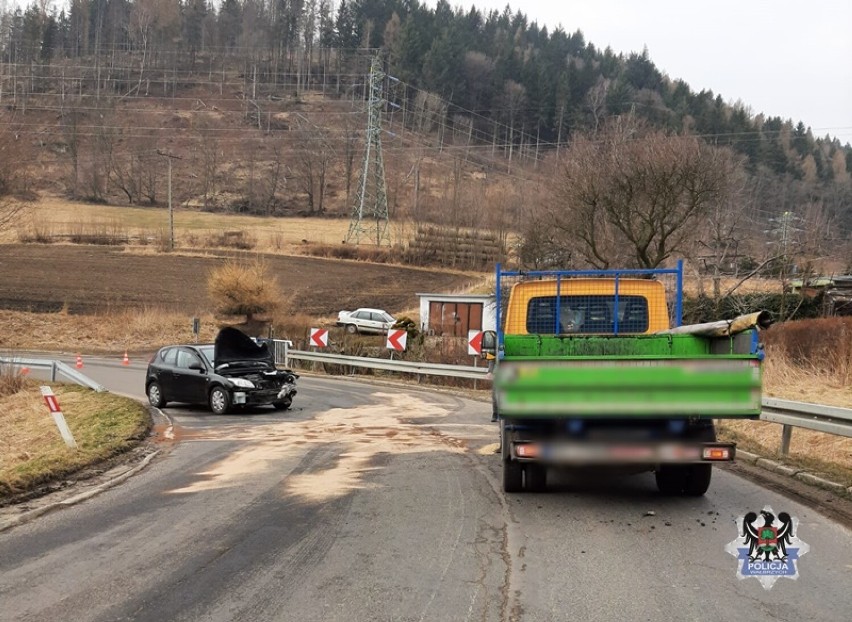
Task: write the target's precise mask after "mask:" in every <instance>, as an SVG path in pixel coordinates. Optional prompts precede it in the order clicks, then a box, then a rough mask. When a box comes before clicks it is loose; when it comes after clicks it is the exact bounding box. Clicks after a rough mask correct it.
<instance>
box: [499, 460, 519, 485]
mask: <svg viewBox="0 0 852 622" xmlns="http://www.w3.org/2000/svg"><path fill="white" fill-rule="evenodd" d="M523 491H524V465H522V464H520V463H519V462H515V461H514V460H504V461H503V492H523Z"/></svg>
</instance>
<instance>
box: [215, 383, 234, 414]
mask: <svg viewBox="0 0 852 622" xmlns="http://www.w3.org/2000/svg"><path fill="white" fill-rule="evenodd" d="M230 407H231V398H230V396H229V395H228V392H227V391H225V389H223V388H222V387H214V388H213V390H212V391H210V410H212V411H213V412H214V413H215V414H217V415H224V414H225V413H227V412H228V409H229V408H230Z"/></svg>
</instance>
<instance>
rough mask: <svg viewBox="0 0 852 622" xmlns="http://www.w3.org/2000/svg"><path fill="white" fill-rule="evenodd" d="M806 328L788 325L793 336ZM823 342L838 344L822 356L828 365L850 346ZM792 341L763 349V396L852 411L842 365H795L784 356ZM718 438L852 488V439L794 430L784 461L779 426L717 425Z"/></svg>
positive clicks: (851, 387) (781, 340)
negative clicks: (826, 476) (825, 476)
mask: <svg viewBox="0 0 852 622" xmlns="http://www.w3.org/2000/svg"><path fill="white" fill-rule="evenodd" d="M806 322H807V324H808V325H809V326H810V327H811V328H815V327H816V326H817V325H819V323H820V322H822V320H808V321H806ZM806 322H797V323H792V324H793V326H792V327H791V328H792V331H791V332H794V333H795V332H798V331H799V329H800V326H801V325H804V324H805V323H806ZM779 328H780V327H779ZM832 336H833V337H834V338H835V339H834V340H833V339H832ZM841 336H842V335H841ZM827 337H828V338H827V339H826V342H831V341H835V343H836V347H835V348H834V349H833V350H832V351H831V353H829V352H826V351H824V352H823V356H824V357H827V359H828V362H830V361H831V360H835V359H837V360H840V358H841V357H845V355H846V352H847V350H848V349H849V347H850V346H849V344H848V343H845V342H842V340H840V341H837V340H836V338H837V337H838V335H837V334H836V333H835V334H833V335H831V334H829V335H827ZM794 339H795V336H793V337H792V338H791V339H790V340H789V341H788V340H785V339H784V338H783V337H782V336H776V337H774V338H773V339H772V340H771V341H770V343H769V344H767V347H766V348H767V349H766V360H765V362H764V368H763V389H764V395H765V396H767V397H776V398H779V399H786V400H793V401H796V402H809V403H813V404H825V405H828V406H839V407H841V408H852V383H850V381H849V380H850V379H849V375H848V368H846V367H844V366H843V365H842V364H841V365H837V364H836V365H834V366H833V367H828V366H827V365H824V364H822V363H820V364H813V363H808V362H807V360H806V359H805V360H800V361H799V363H800V364H796V363H795V362H794V361H795V359H792V358H791V357H790V356H789V355H788V354H787V352H786V349H787V347H791V346H792V342H793V341H794ZM840 362H841V363H842V361H840ZM719 432H720V436H722V437H724V438H728V439H731V440H734V441H736V442H737V443H738V444H739V446H740V447H741V448H743V449H745V450H746V451H752V452H754V453H758V454H760V455H763V456H769V457H775V458H779V459H783V461H784V462H786V463H790V464H794V465H797V466H799V467H802V468H807V469H811V470H816V471H821V472H823V473H825V474H827V475H829V476H831V477H832V478H833V479H835V480H838V481H842V482H844V483H846V484H847V485H852V438H847V437H843V436H836V435H833V434H825V433H822V432H815V431H812V430H805V429H801V428H794V430H793V435H792V441H791V444H790V454H789V456H786V457H782V456H781V455H780V453H779V452H780V448H781V426H780V425H778V424H775V423H769V422H764V421H734V422H731V421H723V422H720V425H719Z"/></svg>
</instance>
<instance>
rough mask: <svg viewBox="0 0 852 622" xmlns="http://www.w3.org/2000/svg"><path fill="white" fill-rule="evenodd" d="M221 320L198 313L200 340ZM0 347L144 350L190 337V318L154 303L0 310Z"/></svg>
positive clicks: (212, 333) (213, 333)
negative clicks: (103, 309) (96, 310)
mask: <svg viewBox="0 0 852 622" xmlns="http://www.w3.org/2000/svg"><path fill="white" fill-rule="evenodd" d="M221 324H222V322H221V321H219V320H217V319H216V318H214V317H213V316H212V315H210V314H207V315H203V316H201V333H200V336H199V338H200V340H201V341H212V340H213V339H214V338H215V336H216V333H217V332H218V330H219V326H221ZM0 326H3V334H2V337H0V348H2V349H3V351H13V352H14V351H20V350H46V351H54V352H55V351H59V352H83V353H106V354H112V353H114V354H115V355H116V356H119V355H120V354H122V353H123V352H124V350H130V351H131V352H133V351H136V352H140V351H141V352H149V351H152V350H153V349H155V348H157V347H159V346H161V345H165V344H168V343H179V342H190V341H192V340H193V339H194V336H193V334H192V322H191V319H190V318H188V317H187V316H186V314H184V313H175V312H170V311H163V310H160V309H157V308H147V309H142V310H138V311H137V310H132V311H131V310H125V311H113V312H109V313H104V314H97V315H68V314H65V313H26V312H17V311H6V310H0Z"/></svg>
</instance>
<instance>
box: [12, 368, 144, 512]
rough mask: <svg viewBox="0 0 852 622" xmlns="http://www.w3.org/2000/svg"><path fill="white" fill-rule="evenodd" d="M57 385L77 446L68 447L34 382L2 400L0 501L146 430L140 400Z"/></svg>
mask: <svg viewBox="0 0 852 622" xmlns="http://www.w3.org/2000/svg"><path fill="white" fill-rule="evenodd" d="M53 388H54V391H55V393H56V395H57V398H58V400H59V404H60V406H61V408H62V411H63V413H64V415H65V419H66V421H67V422H68V427H69V428H70V429H71V432H72V434H73V435H74V438H75V440H76V442H77V446H78V449H77V450H73V449H70V448H68V447H67V446H66V445H65V443H64V442H63V440H62V438H61V437H60V435H59V432H58V430H57V429H56V426H55V425H54V423H53V420H52V419H51V418H50V417H49V416H48V414H47V408H46V406H45V404H44V401H43V399H42V396H41V393H40V391H39V389H38V387H37V386H36V385H35V384H34V383H27V385H26V386H25V387H24V388H23V390H21V391H18V392H16V393H15V394H14V395H9V396H6V397H3V398H0V502H2V501H3V500H4V499H8V498H9V497H10V496H12V495H15V494H17V493H20V492H22V491H25V490H29V489H32V488H33V487H35V486H38V485H39V484H41V483H44V482H47V481H52V480H56V479H58V478H61V477H64V476H67V475H68V474H70V473H73V472H74V471H76V470H78V469H80V468H82V467H84V466H87V465H89V464H93V463H96V462H100V461H102V460H106V459H107V458H109V457H111V456H113V455H115V454H118V453H121V452H122V451H126V450H127V449H130V448H131V447H132V446H133V445H135V443H136V441H137V440H138V439H141V438H143V437H144V436H145V435H146V434H147V431H148V426H149V424H150V417H149V415H148V411H147V410H146V409H145V408H144V407H143V406H142V405H141V404H139V403H138V402H135V401H133V400H130V399H127V398H123V397H119V396H117V395H112V394H109V393H94V392H92V391H89V390H88V389H83V388H81V387H74V386H67V385H57V386H54V387H53Z"/></svg>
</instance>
